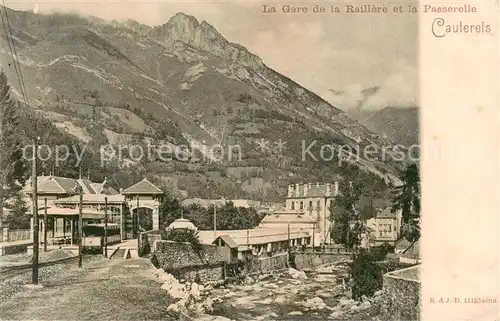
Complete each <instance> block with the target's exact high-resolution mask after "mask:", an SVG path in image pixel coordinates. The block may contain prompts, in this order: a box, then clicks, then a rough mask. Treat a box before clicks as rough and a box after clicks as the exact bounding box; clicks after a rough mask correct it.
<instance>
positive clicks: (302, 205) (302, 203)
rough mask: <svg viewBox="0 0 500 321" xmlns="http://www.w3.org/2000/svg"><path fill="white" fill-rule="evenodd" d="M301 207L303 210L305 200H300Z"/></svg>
mask: <svg viewBox="0 0 500 321" xmlns="http://www.w3.org/2000/svg"><path fill="white" fill-rule="evenodd" d="M300 209H301V210H303V209H304V202H300Z"/></svg>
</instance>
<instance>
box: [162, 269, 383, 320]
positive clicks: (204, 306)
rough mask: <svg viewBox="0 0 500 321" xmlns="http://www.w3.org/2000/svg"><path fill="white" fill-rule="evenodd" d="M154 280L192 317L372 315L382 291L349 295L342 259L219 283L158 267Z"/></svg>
mask: <svg viewBox="0 0 500 321" xmlns="http://www.w3.org/2000/svg"><path fill="white" fill-rule="evenodd" d="M156 274H157V275H158V280H159V281H160V282H162V283H163V288H164V289H165V290H166V291H167V292H168V293H169V295H170V296H172V297H174V298H177V299H178V301H177V302H176V303H174V304H172V305H171V306H170V307H169V310H170V311H171V312H172V313H180V314H182V315H184V316H186V315H190V316H192V317H193V318H194V319H196V320H207V321H208V320H221V321H222V320H248V321H250V320H252V321H256V320H297V321H299V320H376V319H377V315H378V309H379V304H380V294H381V293H380V292H378V293H376V295H375V296H374V297H373V298H363V299H362V300H360V301H355V300H353V299H351V293H350V290H349V289H348V285H347V284H348V282H346V280H348V268H347V266H345V265H332V266H322V267H318V268H317V269H316V270H313V271H309V272H307V273H306V272H304V271H297V270H294V269H288V270H285V271H280V272H275V273H272V274H267V275H259V276H255V277H251V276H247V277H245V278H244V280H242V281H241V282H236V283H231V284H226V285H221V284H220V283H219V284H207V285H199V284H196V283H184V282H181V281H182V280H181V281H179V280H176V279H174V278H173V276H171V275H169V274H167V273H165V272H163V271H161V270H158V271H157V272H156Z"/></svg>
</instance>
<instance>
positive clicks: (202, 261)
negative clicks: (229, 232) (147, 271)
mask: <svg viewBox="0 0 500 321" xmlns="http://www.w3.org/2000/svg"><path fill="white" fill-rule="evenodd" d="M228 252H229V248H227V247H217V246H215V245H209V244H203V245H202V247H201V250H199V251H197V250H196V249H195V248H194V247H193V246H192V245H191V244H189V243H178V242H172V241H156V242H155V243H154V250H153V254H154V257H155V260H156V262H157V265H158V267H159V268H162V269H163V270H165V271H166V272H168V273H171V274H173V275H174V276H175V277H176V278H178V279H184V280H187V281H191V282H193V281H196V282H202V283H203V282H207V281H216V280H220V279H223V277H224V269H225V262H226V259H227V257H228V255H229V253H228Z"/></svg>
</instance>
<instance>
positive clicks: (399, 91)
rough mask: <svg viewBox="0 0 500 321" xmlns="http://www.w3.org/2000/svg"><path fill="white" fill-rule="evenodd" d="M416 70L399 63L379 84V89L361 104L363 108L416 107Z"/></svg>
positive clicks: (417, 100)
mask: <svg viewBox="0 0 500 321" xmlns="http://www.w3.org/2000/svg"><path fill="white" fill-rule="evenodd" d="M418 98H419V86H418V70H417V68H415V67H413V66H410V65H408V64H401V65H399V66H398V68H397V70H396V71H395V72H393V73H391V74H390V75H389V76H388V77H387V78H386V79H385V81H384V82H383V83H382V84H381V85H380V90H379V91H378V92H377V93H376V94H375V95H373V96H371V97H369V98H368V99H367V101H366V102H365V103H364V104H363V108H364V109H381V108H385V107H416V106H418V105H419V99H418Z"/></svg>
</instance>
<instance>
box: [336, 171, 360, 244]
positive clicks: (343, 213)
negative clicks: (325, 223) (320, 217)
mask: <svg viewBox="0 0 500 321" xmlns="http://www.w3.org/2000/svg"><path fill="white" fill-rule="evenodd" d="M339 192H340V193H339V195H338V196H337V198H336V199H335V202H331V204H330V213H333V215H331V216H330V217H331V218H332V219H333V228H332V237H333V239H334V241H335V243H338V244H343V245H344V246H346V247H348V248H352V247H354V246H355V245H357V244H359V242H360V235H359V234H360V233H361V231H362V230H363V229H362V228H360V227H359V226H358V227H357V228H355V229H352V228H351V221H352V220H358V219H359V210H358V204H359V199H360V197H361V186H360V185H358V184H353V183H352V182H348V181H345V180H344V181H341V182H340V184H339ZM358 223H359V222H358ZM358 225H359V224H358ZM355 227H356V226H355Z"/></svg>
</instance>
